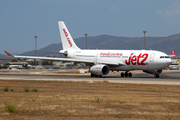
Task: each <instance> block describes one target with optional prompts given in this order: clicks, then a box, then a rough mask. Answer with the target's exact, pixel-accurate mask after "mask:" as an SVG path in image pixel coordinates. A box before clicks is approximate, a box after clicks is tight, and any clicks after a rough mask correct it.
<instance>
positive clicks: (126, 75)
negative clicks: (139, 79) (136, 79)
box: [121, 71, 132, 77]
mask: <svg viewBox="0 0 180 120" xmlns="http://www.w3.org/2000/svg"><path fill="white" fill-rule="evenodd" d="M124 76H125V77H132V73H131V72H129V73H128V71H126V72H125V73H123V72H122V73H121V77H124Z"/></svg>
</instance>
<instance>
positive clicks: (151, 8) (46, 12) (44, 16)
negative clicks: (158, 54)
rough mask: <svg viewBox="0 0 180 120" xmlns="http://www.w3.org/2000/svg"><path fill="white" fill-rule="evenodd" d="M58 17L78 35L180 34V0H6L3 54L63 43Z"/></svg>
mask: <svg viewBox="0 0 180 120" xmlns="http://www.w3.org/2000/svg"><path fill="white" fill-rule="evenodd" d="M58 21H64V22H65V24H66V26H67V28H68V30H69V32H70V34H71V36H72V37H73V38H74V39H75V38H79V37H84V36H85V35H84V34H85V33H87V34H88V36H98V35H104V34H106V35H113V36H123V37H143V36H144V33H143V31H144V30H145V31H147V33H146V36H149V37H166V36H170V35H173V34H179V33H180V0H0V53H1V54H4V52H3V51H4V50H7V51H8V52H10V53H23V52H27V51H30V50H34V49H35V37H34V36H38V38H37V48H38V49H40V48H43V47H46V46H47V45H50V44H53V43H60V42H61V39H60V34H59V29H58Z"/></svg>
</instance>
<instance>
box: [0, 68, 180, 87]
mask: <svg viewBox="0 0 180 120" xmlns="http://www.w3.org/2000/svg"><path fill="white" fill-rule="evenodd" d="M132 74H133V76H132V77H131V78H129V77H127V78H125V77H123V78H122V77H120V72H119V73H110V74H109V75H107V76H103V77H102V78H91V77H90V74H41V73H31V74H30V73H22V74H21V73H18V74H17V73H13V72H12V73H9V72H8V73H0V80H44V81H84V82H90V83H91V82H92V83H93V82H99V81H100V82H104V81H108V82H113V83H137V84H170V85H180V70H165V71H163V72H162V73H161V74H160V78H154V76H153V75H150V74H146V73H143V72H141V71H137V72H136V71H132Z"/></svg>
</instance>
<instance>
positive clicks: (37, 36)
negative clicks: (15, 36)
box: [34, 36, 38, 56]
mask: <svg viewBox="0 0 180 120" xmlns="http://www.w3.org/2000/svg"><path fill="white" fill-rule="evenodd" d="M34 37H35V56H37V37H38V36H34Z"/></svg>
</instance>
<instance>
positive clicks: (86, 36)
mask: <svg viewBox="0 0 180 120" xmlns="http://www.w3.org/2000/svg"><path fill="white" fill-rule="evenodd" d="M87 35H88V34H85V37H86V49H87Z"/></svg>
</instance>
